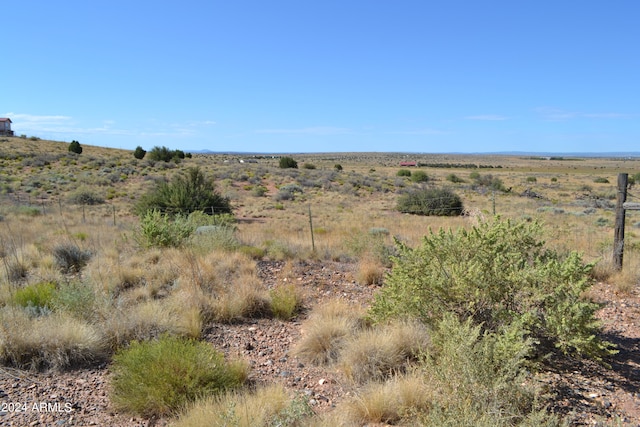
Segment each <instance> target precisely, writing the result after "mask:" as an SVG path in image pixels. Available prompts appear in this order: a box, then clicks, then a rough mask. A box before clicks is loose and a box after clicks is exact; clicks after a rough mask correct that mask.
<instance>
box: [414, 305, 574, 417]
mask: <svg viewBox="0 0 640 427" xmlns="http://www.w3.org/2000/svg"><path fill="white" fill-rule="evenodd" d="M505 348H506V349H507V351H505ZM525 348H526V347H523V345H522V341H521V340H519V339H517V337H516V338H515V339H512V338H510V337H508V336H507V335H506V334H502V335H496V334H486V333H483V331H482V328H481V326H479V325H474V324H473V322H472V321H471V319H468V320H467V321H460V319H458V318H457V317H455V316H452V315H447V316H445V317H444V318H443V319H442V320H440V321H439V322H438V323H437V324H436V325H435V327H434V328H433V329H432V331H431V347H430V351H428V352H426V354H425V357H424V358H423V360H422V364H421V367H420V370H419V372H421V373H422V375H423V377H424V378H425V382H426V383H427V384H428V389H429V390H430V391H431V395H432V399H431V401H430V405H429V408H428V410H424V411H421V412H420V413H418V414H417V416H415V417H414V419H413V422H416V421H417V420H419V421H418V423H419V425H421V426H428V427H431V426H433V427H439V426H443V425H464V426H479V427H496V426H548V427H550V426H562V425H564V424H563V423H562V422H560V420H559V419H558V418H557V417H556V416H554V415H551V414H549V413H547V411H546V410H545V408H544V407H543V406H542V404H541V400H542V399H540V390H539V389H538V387H537V386H536V383H535V382H534V381H532V380H531V378H530V377H529V376H528V375H527V372H526V370H524V369H523V366H525V365H526V364H527V360H526V358H525V353H524V352H523V351H522V350H523V349H525ZM416 419H417V420H416Z"/></svg>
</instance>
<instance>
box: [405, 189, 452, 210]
mask: <svg viewBox="0 0 640 427" xmlns="http://www.w3.org/2000/svg"><path fill="white" fill-rule="evenodd" d="M397 209H398V210H399V211H400V212H403V213H410V214H416V215H438V216H457V215H462V211H463V206H462V201H461V200H460V197H458V195H457V194H455V193H454V192H452V191H450V190H447V189H444V188H420V189H415V190H411V191H409V192H408V193H405V194H403V195H401V196H400V197H399V198H398V205H397Z"/></svg>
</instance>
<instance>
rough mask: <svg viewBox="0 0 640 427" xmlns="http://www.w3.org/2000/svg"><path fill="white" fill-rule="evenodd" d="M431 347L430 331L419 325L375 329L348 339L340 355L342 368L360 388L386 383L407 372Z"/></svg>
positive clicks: (395, 325)
mask: <svg viewBox="0 0 640 427" xmlns="http://www.w3.org/2000/svg"><path fill="white" fill-rule="evenodd" d="M428 345H429V335H428V333H427V330H426V328H425V327H424V325H422V324H420V323H418V322H404V321H396V322H393V323H390V324H387V325H382V326H377V327H373V328H370V329H366V330H363V331H361V332H359V333H358V334H357V335H354V336H352V337H350V338H349V339H347V341H346V343H345V344H344V347H343V349H342V352H341V353H340V368H341V370H342V372H343V373H344V374H345V375H346V376H347V378H349V379H351V380H352V381H354V382H356V383H359V384H364V383H366V382H369V381H379V380H383V379H385V378H389V377H391V376H392V375H394V374H397V373H402V372H404V371H405V370H406V368H407V367H408V366H409V364H411V363H413V362H415V361H416V360H417V359H418V356H419V354H420V353H421V352H423V351H425V350H426V348H427V346H428Z"/></svg>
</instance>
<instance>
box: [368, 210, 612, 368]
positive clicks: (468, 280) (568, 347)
mask: <svg viewBox="0 0 640 427" xmlns="http://www.w3.org/2000/svg"><path fill="white" fill-rule="evenodd" d="M540 234H541V226H540V224H539V223H537V222H531V223H528V222H517V223H514V222H511V221H509V220H500V219H495V220H492V221H487V222H481V223H480V224H479V225H478V226H475V227H473V229H471V230H465V229H459V230H458V231H456V232H453V231H451V230H449V231H444V230H440V231H438V232H433V231H432V232H431V233H430V234H429V235H427V236H425V237H424V238H423V241H422V244H421V245H420V246H418V247H417V248H415V249H411V248H409V247H408V246H406V245H404V244H402V243H398V250H399V255H398V256H397V257H395V258H394V259H393V261H394V265H393V269H392V271H391V273H390V274H389V275H388V276H387V281H386V283H385V285H384V286H383V288H382V290H381V292H379V293H378V294H377V295H376V297H375V300H374V303H373V305H372V307H371V311H370V315H371V317H372V318H373V319H374V320H375V321H378V322H380V321H383V320H386V319H389V318H395V317H406V316H409V317H417V318H420V319H422V320H423V321H424V322H426V323H427V324H433V323H435V322H438V321H439V320H440V319H442V318H443V317H444V316H445V315H447V313H453V314H455V315H456V316H457V317H458V318H460V319H467V318H470V319H472V321H473V322H474V324H477V325H482V327H483V329H484V330H485V331H488V332H491V333H498V332H500V331H507V330H508V331H511V332H510V333H511V334H513V335H518V336H522V337H523V338H530V339H532V340H533V341H535V342H536V343H538V344H537V350H538V351H540V352H542V351H544V352H546V351H552V349H553V348H555V349H557V350H560V351H561V352H563V353H569V352H571V353H575V354H580V355H587V356H590V357H593V358H595V359H599V358H601V357H603V356H605V355H607V354H608V353H609V348H610V344H609V343H607V342H603V341H601V340H600V339H599V338H597V334H598V332H599V325H598V323H597V321H596V318H595V312H596V311H597V310H598V308H599V305H598V304H596V303H594V302H592V301H589V300H587V299H584V298H583V294H584V292H585V291H586V290H587V289H589V287H590V286H591V284H592V281H591V279H590V277H589V272H590V270H591V268H592V264H584V263H583V262H582V259H581V257H580V255H579V254H578V253H575V252H572V253H569V254H564V255H560V254H558V253H556V252H554V251H552V250H550V249H547V248H546V247H545V243H544V241H542V240H540V238H539V237H540Z"/></svg>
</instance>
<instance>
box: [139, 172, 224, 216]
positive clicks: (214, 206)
mask: <svg viewBox="0 0 640 427" xmlns="http://www.w3.org/2000/svg"><path fill="white" fill-rule="evenodd" d="M150 210H157V211H160V212H162V213H165V214H169V215H175V214H189V213H191V212H195V211H202V212H205V213H208V214H213V215H218V214H229V213H231V212H232V209H231V203H230V201H229V199H228V198H226V197H223V196H221V195H220V194H219V193H218V192H216V190H215V186H214V183H213V178H209V177H207V176H205V174H204V173H203V172H202V171H201V170H200V168H199V167H191V168H187V170H186V174H185V175H182V174H177V175H174V177H173V178H172V179H171V181H170V182H167V181H159V182H158V183H157V184H156V187H155V188H154V189H153V190H152V191H150V192H148V193H146V194H144V195H143V196H142V197H141V198H140V200H139V201H138V203H137V204H136V206H135V212H136V213H137V214H138V215H139V216H144V215H145V214H146V213H147V212H148V211H150Z"/></svg>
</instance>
